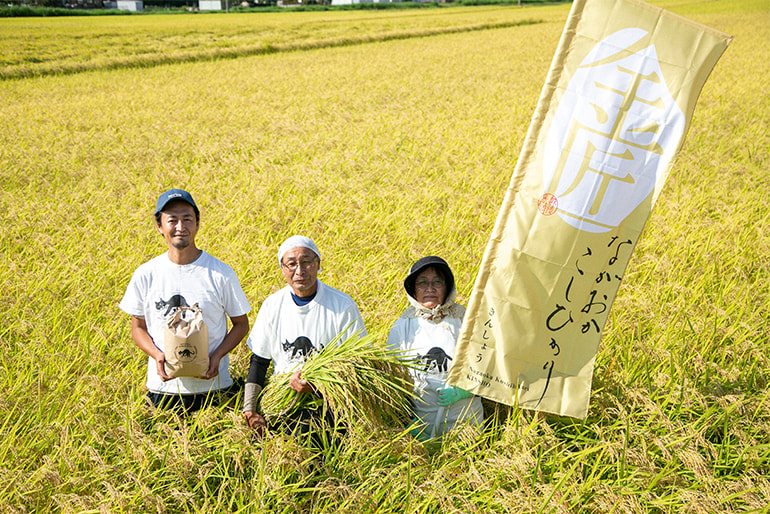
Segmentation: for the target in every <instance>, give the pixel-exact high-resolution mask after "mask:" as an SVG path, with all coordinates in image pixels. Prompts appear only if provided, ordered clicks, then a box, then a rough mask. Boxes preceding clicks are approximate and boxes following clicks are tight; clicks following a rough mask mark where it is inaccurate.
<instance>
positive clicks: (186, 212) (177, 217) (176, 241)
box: [158, 201, 198, 250]
mask: <svg viewBox="0 0 770 514" xmlns="http://www.w3.org/2000/svg"><path fill="white" fill-rule="evenodd" d="M158 231H159V232H160V233H161V234H162V235H163V238H164V239H165V240H166V243H168V245H169V247H173V248H176V249H177V250H184V249H185V248H188V247H189V246H191V245H193V246H194V245H195V234H197V233H198V220H197V219H196V218H195V210H194V209H193V206H192V205H190V204H189V203H187V202H181V201H180V202H171V203H169V204H168V205H166V207H164V208H163V211H161V213H160V225H159V226H158Z"/></svg>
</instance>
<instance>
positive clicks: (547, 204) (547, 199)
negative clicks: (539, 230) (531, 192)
mask: <svg viewBox="0 0 770 514" xmlns="http://www.w3.org/2000/svg"><path fill="white" fill-rule="evenodd" d="M558 209H559V200H558V199H557V198H556V197H555V196H554V195H552V194H551V193H545V194H544V195H543V196H541V197H540V200H538V202H537V210H538V211H540V214H542V215H543V216H550V215H552V214H556V211H557V210H558Z"/></svg>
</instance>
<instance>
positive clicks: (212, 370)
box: [200, 354, 221, 380]
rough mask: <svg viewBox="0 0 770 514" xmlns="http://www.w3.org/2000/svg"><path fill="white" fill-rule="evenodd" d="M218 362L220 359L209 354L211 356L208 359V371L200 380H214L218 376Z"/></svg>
mask: <svg viewBox="0 0 770 514" xmlns="http://www.w3.org/2000/svg"><path fill="white" fill-rule="evenodd" d="M220 360H221V359H220V358H219V357H217V356H216V355H215V354H211V356H210V357H209V369H208V370H207V371H206V374H205V375H203V376H202V377H200V378H203V379H206V380H208V379H211V378H214V377H215V376H217V375H219V361H220Z"/></svg>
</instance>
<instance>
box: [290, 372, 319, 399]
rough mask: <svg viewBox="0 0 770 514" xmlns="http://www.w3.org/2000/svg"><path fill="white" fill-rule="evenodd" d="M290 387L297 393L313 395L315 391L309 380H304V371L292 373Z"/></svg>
mask: <svg viewBox="0 0 770 514" xmlns="http://www.w3.org/2000/svg"><path fill="white" fill-rule="evenodd" d="M289 387H291V388H292V389H294V390H295V391H297V392H298V393H313V392H315V389H314V388H313V386H312V385H310V383H309V382H308V381H307V380H304V379H303V378H302V370H299V369H298V370H297V371H295V372H294V373H292V375H291V378H289Z"/></svg>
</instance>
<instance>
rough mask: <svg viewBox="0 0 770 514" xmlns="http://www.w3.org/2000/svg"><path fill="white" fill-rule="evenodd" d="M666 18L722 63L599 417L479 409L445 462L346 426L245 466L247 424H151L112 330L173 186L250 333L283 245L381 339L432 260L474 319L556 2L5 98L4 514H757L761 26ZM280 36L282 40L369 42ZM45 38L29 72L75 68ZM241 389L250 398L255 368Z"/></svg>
mask: <svg viewBox="0 0 770 514" xmlns="http://www.w3.org/2000/svg"><path fill="white" fill-rule="evenodd" d="M658 5H660V6H661V7H665V8H668V9H671V10H674V11H675V12H678V13H680V14H683V15H686V16H688V17H690V18H693V19H695V20H697V21H701V22H703V23H706V24H708V25H710V26H713V27H715V28H717V29H721V30H723V31H725V32H728V33H731V34H733V35H734V36H735V40H734V42H733V43H732V44H731V46H730V47H729V48H728V50H727V52H726V53H725V55H724V56H723V57H722V59H721V60H720V61H719V63H718V64H717V66H716V68H715V70H714V72H713V74H712V76H711V78H710V79H709V81H708V82H707V83H706V86H705V88H704V90H703V93H702V95H701V98H700V101H699V103H698V107H697V108H696V111H695V116H694V119H693V123H692V128H691V130H690V133H689V136H688V140H687V142H686V143H685V146H684V148H683V150H682V153H681V154H680V156H679V158H678V160H677V162H676V163H675V165H674V168H673V170H672V173H671V176H670V178H669V181H668V184H667V186H666V187H665V189H664V191H663V193H662V194H661V196H660V199H659V201H658V203H657V205H656V206H655V208H654V210H653V214H652V217H651V218H650V221H649V223H648V224H647V227H646V228H645V231H644V233H643V235H642V237H641V239H640V242H639V244H638V245H637V248H636V250H635V254H634V256H633V258H632V260H631V264H630V267H629V269H628V271H627V273H626V274H625V278H624V282H623V284H622V285H621V288H620V291H619V294H618V298H617V300H616V302H615V305H614V307H613V311H612V314H611V317H610V320H609V322H608V324H607V327H606V329H605V334H604V337H603V340H602V344H601V346H600V349H599V353H598V355H597V360H596V368H595V373H594V391H593V393H592V397H591V406H590V410H589V415H588V418H587V419H586V420H584V421H575V420H570V419H560V418H554V417H546V416H539V415H534V414H533V413H531V412H529V411H521V410H518V409H515V408H510V409H509V408H504V407H502V406H495V405H491V404H487V407H488V414H490V416H491V417H492V422H491V423H490V427H489V428H488V430H487V431H485V433H484V435H483V437H480V438H473V437H467V436H466V434H457V437H456V438H453V439H452V440H450V441H447V442H446V444H444V445H443V446H440V447H425V446H423V445H422V444H421V443H419V442H417V441H414V440H412V439H411V438H410V437H408V436H407V435H406V434H403V433H402V431H400V430H399V429H398V428H397V427H393V428H390V429H388V430H381V431H376V432H373V431H364V430H361V431H356V430H351V431H350V432H349V433H348V435H347V436H346V439H345V441H344V442H343V444H341V445H338V446H336V447H332V448H328V449H326V450H325V451H324V454H323V455H321V456H320V457H322V459H319V455H317V454H316V453H314V452H312V451H310V450H308V449H307V448H305V447H302V446H301V445H298V444H296V443H294V442H293V441H291V440H286V439H283V438H281V437H274V438H268V439H267V440H265V441H261V442H259V441H254V440H252V439H251V437H250V433H249V431H248V429H247V428H246V427H245V426H244V425H243V424H242V422H241V420H240V416H239V413H238V410H239V409H238V408H236V409H234V410H230V409H226V408H225V409H208V410H204V411H202V412H200V413H198V414H197V415H195V416H192V417H190V418H186V419H179V418H175V417H173V416H156V417H150V416H148V415H147V414H146V412H145V410H144V408H143V400H142V396H143V394H144V393H143V391H142V383H143V381H144V372H145V362H146V361H145V359H144V358H143V357H142V356H141V354H140V352H139V351H138V350H137V349H136V347H135V346H134V345H133V343H131V340H130V335H129V323H128V320H127V319H126V317H125V315H123V314H121V313H120V311H119V310H118V309H117V304H118V301H119V299H120V297H121V296H122V294H123V291H124V289H125V287H126V284H127V282H128V278H129V276H130V273H131V272H132V271H133V270H134V269H135V268H136V266H138V265H139V264H140V263H141V262H144V261H146V260H147V259H149V258H151V257H152V256H155V255H157V254H158V253H160V252H161V251H163V245H162V240H161V238H160V237H159V236H158V234H157V233H156V232H155V231H154V227H153V220H152V217H151V211H152V208H153V206H154V201H155V199H156V198H157V195H158V193H159V192H160V191H162V190H164V189H166V188H169V187H175V186H178V187H186V188H188V189H190V190H191V191H192V192H193V194H194V195H195V197H196V200H197V201H198V203H199V205H200V207H201V210H202V227H201V230H200V232H199V243H200V245H201V246H202V247H203V248H205V249H206V250H207V251H210V252H211V253H212V254H213V255H215V256H217V257H219V258H221V259H222V260H224V261H225V262H227V263H228V264H230V265H231V266H233V268H234V269H235V270H236V271H237V273H238V275H239V277H240V279H241V283H242V284H243V287H244V290H245V291H246V294H247V296H248V298H249V299H250V301H251V302H252V306H253V308H254V310H253V311H252V313H251V315H250V317H251V319H252V320H253V319H254V316H255V312H256V310H257V309H258V307H259V305H260V302H261V301H262V299H263V298H265V297H266V296H267V295H268V294H270V293H271V292H272V291H275V290H277V289H278V288H279V287H280V286H281V282H280V273H279V271H278V269H277V267H276V265H275V251H276V249H277V247H278V245H279V244H280V242H281V241H282V240H283V239H284V238H285V237H287V236H289V235H291V234H293V233H304V234H306V235H309V236H311V237H313V238H314V239H315V241H316V242H317V243H318V245H319V247H320V249H321V252H322V254H323V256H324V261H323V271H322V272H321V278H322V280H324V281H325V282H327V283H328V284H330V285H332V286H335V287H338V288H340V289H342V290H343V291H345V292H347V293H349V294H350V295H351V296H353V297H354V298H355V299H356V301H357V302H358V304H359V306H360V308H361V311H362V314H363V316H364V319H365V320H366V324H367V329H368V330H369V332H371V333H381V332H382V331H384V330H387V328H388V327H389V326H390V324H391V323H392V322H393V321H394V320H395V319H396V318H397V317H398V315H399V314H400V312H401V311H402V310H403V309H404V308H405V307H406V305H407V304H406V301H405V298H404V296H403V291H402V288H401V286H400V282H401V280H403V277H404V275H405V273H406V270H407V269H408V267H409V265H411V263H412V262H414V261H415V260H416V259H417V258H418V257H421V256H423V255H425V254H432V253H437V254H440V255H442V256H443V257H444V258H446V259H447V260H448V261H449V262H450V264H451V265H452V267H453V270H454V271H455V278H456V281H457V284H458V287H459V293H460V294H459V297H460V300H461V301H462V302H466V301H467V295H468V293H469V291H470V288H471V285H472V283H473V280H474V278H475V274H476V271H477V267H478V263H479V260H480V256H481V253H482V252H483V248H484V246H485V244H486V239H487V237H488V235H489V233H490V231H491V228H492V225H493V223H494V219H495V216H496V214H497V209H498V207H499V205H500V202H501V201H502V196H503V192H504V189H505V187H506V186H507V184H508V181H509V179H510V176H511V173H512V170H513V165H514V163H515V161H516V158H517V155H518V152H519V149H520V145H521V142H522V140H523V138H524V134H525V131H526V129H527V127H528V124H529V120H530V117H531V115H532V112H533V109H534V107H535V103H536V101H537V97H538V95H539V91H540V88H541V86H542V84H543V80H544V78H545V75H546V73H547V70H548V67H549V64H550V61H551V57H552V55H553V51H554V49H555V47H556V44H557V42H558V38H559V35H560V33H561V30H562V27H563V22H564V19H565V18H566V14H567V10H568V7H567V6H553V7H538V8H532V9H529V8H528V9H523V10H516V9H511V11H512V12H514V13H525V14H524V15H523V17H524V18H525V19H527V18H529V17H532V18H533V19H538V20H542V21H543V22H542V23H538V24H531V25H515V26H510V27H502V28H497V29H486V30H475V31H467V32H455V33H449V34H443V35H435V36H431V37H419V38H405V39H393V40H388V41H381V42H372V43H371V44H363V45H348V46H331V47H325V48H317V49H313V50H301V51H293V52H278V53H274V54H268V55H256V56H245V57H238V58H233V59H221V60H213V61H201V62H188V63H179V64H168V65H163V66H152V67H145V68H132V67H124V68H117V69H110V70H106V69H105V70H98V69H97V70H94V71H90V72H84V73H70V74H64V75H40V76H33V77H30V78H14V79H10V80H3V81H1V82H0V92H1V93H2V97H3V100H4V101H3V102H2V103H1V104H0V164H1V165H0V181H1V182H2V184H3V186H2V190H1V191H0V288H1V289H0V290H2V291H3V293H4V294H3V295H1V296H0V315H2V319H3V320H4V323H3V326H2V327H0V348H2V350H3V351H2V352H0V385H1V386H2V388H3V391H4V394H3V395H2V396H1V397H0V435H1V437H0V456H1V458H0V511H2V512H46V511H55V512H100V511H105V512H182V511H184V512H255V511H257V512H383V513H384V512H415V513H416V512H483V513H486V512H554V513H555V512H596V513H600V512H601V513H605V512H653V513H669V512H671V513H673V512H692V513H700V512H703V513H706V512H708V513H711V512H768V507H767V506H768V504H769V503H770V483H769V482H768V478H767V477H768V476H769V475H770V445H769V441H768V435H767V434H768V433H770V398H769V397H768V392H767V391H768V376H769V375H770V363H768V354H769V353H770V352H768V350H770V343H769V342H768V333H770V330H769V327H768V320H770V312H768V306H769V305H770V298H769V296H770V270H769V269H768V262H767V261H768V260H767V255H769V254H770V235H769V234H768V231H767V228H766V227H767V226H768V221H769V218H770V211H769V210H768V205H767V202H766V200H765V192H766V191H767V190H768V186H770V184H769V183H768V181H769V179H768V174H767V168H768V147H769V146H770V145H768V121H769V120H768V112H770V95H768V93H767V88H766V86H765V84H766V83H767V81H768V75H769V74H770V72H769V71H768V68H767V62H770V43H769V42H770V37H768V36H769V34H768V30H769V29H768V27H770V24H768V23H767V19H768V14H769V13H768V8H767V3H766V2H764V1H751V0H746V1H738V0H722V1H719V2H689V1H680V0H675V1H667V2H659V3H658ZM491 11H492V10H491V9H490V11H489V12H491ZM432 12H437V13H438V12H441V13H444V11H441V10H430V12H429V11H415V12H414V13H411V12H410V13H398V15H399V16H401V18H389V16H391V15H392V13H386V14H387V16H385V17H384V18H383V19H382V20H380V21H379V22H377V20H378V19H379V16H380V13H378V14H377V16H374V15H372V21H370V22H368V23H371V24H373V25H370V26H369V27H374V26H377V23H386V22H387V23H392V24H393V27H394V29H398V28H399V27H402V26H403V27H407V28H408V27H415V26H420V24H422V23H426V22H427V19H426V18H423V16H426V14H425V13H429V14H430V13H432ZM446 12H450V10H447V11H446ZM451 12H455V13H457V14H455V15H454V16H456V18H457V22H456V24H457V25H464V24H472V23H478V22H479V17H480V16H484V15H483V14H480V13H486V12H487V11H486V10H484V8H482V9H481V10H478V11H477V10H475V9H468V10H467V11H465V10H457V11H454V10H452V11H451ZM295 15H296V18H295V17H294V16H295ZM295 15H292V16H284V17H283V18H281V20H280V21H281V23H278V22H276V25H275V26H276V29H275V30H278V28H280V26H281V25H282V24H283V23H285V24H286V27H284V28H285V29H286V30H289V28H291V27H296V26H298V25H300V26H301V25H302V24H303V23H309V24H312V23H314V24H315V25H313V26H322V25H324V23H325V22H324V20H326V19H327V18H326V17H327V16H331V18H330V21H329V22H328V25H329V26H334V24H335V23H336V24H337V26H339V27H345V26H346V25H350V26H351V27H355V26H358V25H359V24H364V21H362V20H360V19H359V18H358V16H360V13H296V14H295ZM516 15H517V16H518V15H519V14H516ZM253 16H254V19H255V20H259V16H257V15H253ZM265 16H268V15H265ZM412 16H414V17H415V19H412ZM149 18H150V17H148V16H144V17H133V16H126V17H115V18H109V19H107V18H105V19H104V20H106V22H108V23H117V22H123V21H125V22H130V21H131V20H135V19H140V20H147V19H149ZM89 19H90V18H89ZM173 19H175V18H174V17H168V20H169V21H168V22H167V23H171V24H172V25H173ZM176 19H179V20H185V23H186V22H187V20H191V19H196V20H197V19H198V18H197V17H188V16H182V17H178V18H176ZM264 19H265V20H267V19H269V18H264ZM388 20H389V21H388ZM13 21H14V20H0V27H1V28H2V30H3V31H10V29H9V27H10V25H7V23H10V22H13ZM40 21H42V20H40ZM64 21H66V20H64ZM234 23H236V25H237V22H234ZM108 26H109V25H104V26H103V27H108ZM50 27H51V26H49V25H40V31H42V32H44V33H45V34H47V35H46V36H44V39H39V40H38V46H39V48H41V49H43V48H45V47H47V46H48V45H50V46H51V47H53V48H52V51H60V52H61V51H64V49H65V48H67V47H69V46H71V45H69V44H64V43H62V41H63V40H66V37H65V36H62V37H63V38H64V39H63V40H62V39H60V38H58V37H56V35H57V34H59V32H57V31H56V30H53V29H52V28H50ZM170 27H171V25H170ZM50 30H53V31H50ZM61 30H62V31H63V32H64V33H66V32H67V31H66V29H64V28H62V29H61ZM72 30H73V31H76V29H72ZM115 30H121V31H122V32H121V34H122V36H119V37H118V38H117V39H116V40H117V41H119V40H121V38H122V39H128V36H127V35H126V34H127V32H126V31H127V30H128V29H119V28H116V29H115ZM196 30H202V29H196V28H195V26H194V25H193V26H191V27H188V28H182V27H177V28H176V29H173V28H169V29H168V32H169V33H173V32H174V31H177V32H180V33H185V31H187V33H194V32H195V31H196ZM212 30H214V31H215V32H224V33H227V32H226V31H227V29H226V28H222V27H212ZM233 30H236V29H233ZM298 30H299V29H298ZM340 30H341V29H340ZM359 30H360V31H361V33H366V31H367V30H369V29H368V28H365V27H364V28H360V29H359ZM372 30H375V29H373V28H372ZM46 31H48V32H46ZM148 31H149V29H148ZM351 31H355V29H354V28H351ZM27 33H28V34H32V35H30V37H33V38H34V37H36V36H35V35H34V34H36V32H35V30H33V29H29V31H28V32H27ZM136 33H137V38H138V39H139V40H141V38H142V37H144V36H143V35H142V34H143V32H142V31H141V30H138V29H137V30H136ZM189 37H190V38H191V41H194V40H195V37H196V36H192V35H191V36H189ZM297 37H298V39H297V40H298V41H300V40H301V39H302V38H301V36H297ZM201 39H202V40H203V38H201ZM46 41H47V42H48V43H46ZM202 44H203V43H202ZM57 48H58V50H56V49H57ZM41 53H42V50H41ZM64 53H66V51H65V52H64ZM75 53H77V52H75ZM0 54H2V55H4V56H5V55H7V53H6V52H0ZM66 59H67V58H66V57H63V58H61V60H62V61H64V62H66ZM231 366H232V371H233V374H234V375H235V376H241V377H243V376H245V374H246V370H247V368H248V350H247V349H246V348H245V346H243V345H242V346H241V347H239V348H238V349H236V350H235V352H234V354H233V358H232V363H231Z"/></svg>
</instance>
